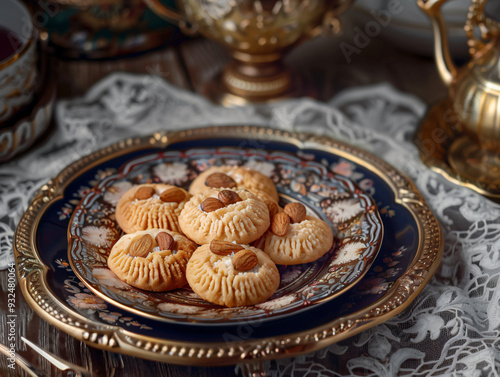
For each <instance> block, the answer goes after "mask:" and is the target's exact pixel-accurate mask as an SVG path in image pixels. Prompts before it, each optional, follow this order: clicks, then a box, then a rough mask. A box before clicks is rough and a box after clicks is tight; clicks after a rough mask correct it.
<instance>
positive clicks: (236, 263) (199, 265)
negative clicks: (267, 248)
mask: <svg viewBox="0 0 500 377" xmlns="http://www.w3.org/2000/svg"><path fill="white" fill-rule="evenodd" d="M232 245H233V248H234V247H236V246H238V247H239V248H241V250H239V251H236V252H232V253H231V254H228V255H223V254H215V253H214V252H212V251H211V246H210V245H209V244H207V245H203V246H200V247H199V248H198V249H197V250H196V251H195V252H194V254H193V256H192V257H191V259H190V260H189V263H188V266H187V270H186V276H187V280H188V283H189V286H190V287H191V288H192V289H193V291H194V292H195V293H196V294H197V295H198V296H200V297H201V298H203V299H204V300H206V301H209V302H211V303H214V304H217V305H223V306H228V307H234V306H244V305H254V304H258V303H261V302H264V301H265V300H267V299H268V298H269V297H270V296H271V295H272V294H273V293H274V292H275V291H276V289H278V286H279V283H280V275H279V272H278V269H277V268H276V265H275V264H274V262H273V261H272V260H271V259H270V258H269V256H267V255H266V254H265V253H264V252H263V251H262V250H259V249H257V248H255V247H251V246H248V245H241V246H239V245H235V244H232Z"/></svg>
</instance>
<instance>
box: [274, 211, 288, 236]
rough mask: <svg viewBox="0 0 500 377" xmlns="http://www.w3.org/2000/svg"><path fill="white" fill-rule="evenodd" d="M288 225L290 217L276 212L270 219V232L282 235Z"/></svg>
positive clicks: (286, 230)
mask: <svg viewBox="0 0 500 377" xmlns="http://www.w3.org/2000/svg"><path fill="white" fill-rule="evenodd" d="M289 225H290V217H289V216H288V215H287V214H286V213H284V212H281V213H277V214H276V215H274V216H273V219H272V220H271V232H272V233H273V234H274V235H276V236H278V237H283V236H284V235H285V234H286V233H287V232H288V227H289Z"/></svg>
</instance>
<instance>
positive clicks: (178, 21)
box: [143, 0, 198, 35]
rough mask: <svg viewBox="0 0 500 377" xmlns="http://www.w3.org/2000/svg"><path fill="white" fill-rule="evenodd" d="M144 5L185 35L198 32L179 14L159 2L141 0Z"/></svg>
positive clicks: (156, 0) (155, 0) (157, 0)
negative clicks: (177, 27)
mask: <svg viewBox="0 0 500 377" xmlns="http://www.w3.org/2000/svg"><path fill="white" fill-rule="evenodd" d="M143 1H144V3H145V4H146V5H147V6H148V7H149V9H151V10H152V11H153V12H154V13H156V14H157V15H158V16H160V17H161V18H163V19H165V20H167V21H169V22H172V23H174V24H175V25H177V26H179V28H180V29H181V30H182V31H183V32H184V34H186V35H194V34H196V32H197V31H198V28H197V27H196V25H193V24H191V23H190V22H189V21H188V20H187V19H186V18H185V17H184V16H183V15H182V14H181V13H180V12H178V11H176V10H174V9H171V8H169V7H167V6H166V5H163V4H162V3H161V1H160V0H143Z"/></svg>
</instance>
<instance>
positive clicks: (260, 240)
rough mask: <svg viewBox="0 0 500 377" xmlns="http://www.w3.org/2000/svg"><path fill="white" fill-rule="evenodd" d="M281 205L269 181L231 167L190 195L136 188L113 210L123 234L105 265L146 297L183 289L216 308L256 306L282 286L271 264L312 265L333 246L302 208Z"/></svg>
mask: <svg viewBox="0 0 500 377" xmlns="http://www.w3.org/2000/svg"><path fill="white" fill-rule="evenodd" d="M278 200H279V196H278V191H277V190H276V187H275V185H274V183H273V181H272V180H271V179H270V178H268V177H267V176H265V175H263V174H261V173H260V172H258V171H254V170H250V169H247V168H244V167H235V166H217V167H212V168H209V169H208V170H206V171H205V172H203V173H202V174H200V175H199V176H198V177H197V178H196V179H195V180H194V181H193V182H192V183H191V186H190V187H189V192H187V191H185V190H184V189H182V188H180V187H176V186H171V185H166V184H141V185H137V186H134V187H132V188H131V189H130V190H129V191H128V192H127V193H125V194H124V195H123V196H122V198H121V199H120V201H119V202H118V204H117V207H116V220H117V222H118V225H119V226H120V227H121V228H122V230H123V231H124V232H125V233H126V234H125V235H124V236H123V237H122V238H121V239H120V240H119V241H118V242H117V243H116V244H115V245H114V246H113V248H112V250H111V253H110V255H109V257H108V266H109V268H110V269H111V270H112V271H113V272H114V273H115V274H116V275H117V276H118V277H119V278H120V279H121V280H123V281H125V282H126V283H128V284H130V285H132V286H134V287H137V288H140V289H144V290H150V291H157V292H159V291H167V290H172V289H176V288H180V287H182V286H184V285H185V284H186V283H188V284H189V286H190V287H191V288H192V289H193V291H194V292H195V293H196V294H197V295H199V296H200V297H202V298H203V299H205V300H207V301H209V302H211V303H214V304H218V305H223V306H227V307H234V306H244V305H254V304H258V303H261V302H263V301H265V300H267V299H268V298H269V297H270V296H271V295H272V294H273V293H274V292H275V291H276V289H277V288H278V286H279V283H280V275H279V272H278V269H277V268H276V264H284V265H290V264H300V263H308V262H312V261H314V260H316V259H318V258H320V257H321V256H323V255H324V254H325V253H326V252H328V251H329V250H330V249H331V247H332V244H333V234H332V231H331V229H330V227H329V226H328V224H326V223H325V222H324V221H322V220H319V219H317V218H316V217H312V216H309V215H308V214H307V210H306V207H305V206H304V205H303V204H301V203H298V202H293V203H288V204H287V205H286V206H285V207H284V208H281V207H280V206H279V204H278Z"/></svg>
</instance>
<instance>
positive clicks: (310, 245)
mask: <svg viewBox="0 0 500 377" xmlns="http://www.w3.org/2000/svg"><path fill="white" fill-rule="evenodd" d="M304 216H305V218H304V219H302V218H301V219H300V220H301V221H300V222H294V221H293V220H292V219H291V218H290V217H289V216H288V215H287V214H286V207H285V212H281V213H279V214H278V215H275V216H274V217H273V219H272V222H271V227H270V229H269V230H268V231H267V232H266V234H264V236H263V237H262V238H261V239H260V240H259V242H258V243H257V247H259V248H261V249H262V250H263V251H264V252H265V253H266V254H267V255H269V256H270V257H271V259H272V260H273V262H274V263H276V264H284V265H290V264H301V263H309V262H313V261H315V260H316V259H318V258H321V257H322V256H323V255H324V254H325V253H327V252H328V251H329V250H330V249H331V248H332V245H333V233H332V230H331V229H330V226H328V224H327V223H325V222H324V221H323V220H320V219H317V218H315V217H312V216H308V215H305V214H304Z"/></svg>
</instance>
